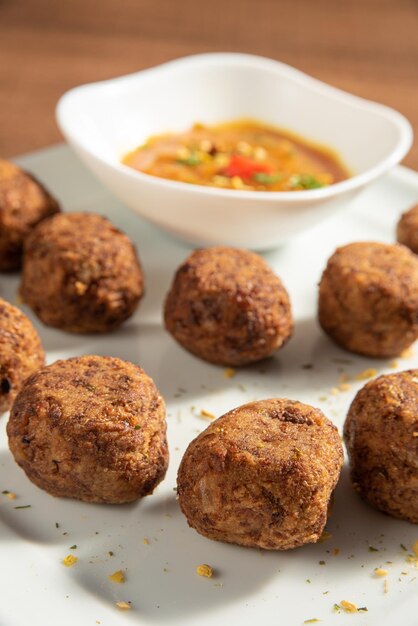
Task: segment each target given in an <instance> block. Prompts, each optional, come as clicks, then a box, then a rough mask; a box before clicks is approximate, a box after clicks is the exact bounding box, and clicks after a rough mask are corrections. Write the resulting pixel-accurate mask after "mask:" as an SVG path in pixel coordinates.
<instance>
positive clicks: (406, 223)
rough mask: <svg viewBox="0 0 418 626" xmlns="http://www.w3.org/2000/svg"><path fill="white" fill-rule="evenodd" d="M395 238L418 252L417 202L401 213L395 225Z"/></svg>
mask: <svg viewBox="0 0 418 626" xmlns="http://www.w3.org/2000/svg"><path fill="white" fill-rule="evenodd" d="M396 238H397V240H398V241H399V243H403V244H404V246H407V247H408V248H409V249H410V250H412V252H415V254H418V204H417V205H415V206H413V207H412V208H411V209H409V211H406V212H405V213H403V215H401V218H400V220H399V222H398V225H397V227H396Z"/></svg>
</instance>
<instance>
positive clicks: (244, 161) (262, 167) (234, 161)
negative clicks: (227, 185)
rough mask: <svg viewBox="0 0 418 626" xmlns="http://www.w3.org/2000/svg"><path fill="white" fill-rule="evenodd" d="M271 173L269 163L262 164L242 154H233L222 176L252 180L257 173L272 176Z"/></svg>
mask: <svg viewBox="0 0 418 626" xmlns="http://www.w3.org/2000/svg"><path fill="white" fill-rule="evenodd" d="M271 171H272V169H271V167H270V166H269V165H267V163H260V162H259V161H255V160H254V159H250V158H249V157H246V156H243V155H242V154H233V155H232V156H231V160H230V161H229V163H228V165H227V166H226V167H225V168H224V169H223V170H222V174H223V175H224V176H230V177H231V178H232V177H233V176H239V177H240V178H242V179H243V180H251V178H252V176H253V174H256V173H257V172H265V173H266V174H270V173H271Z"/></svg>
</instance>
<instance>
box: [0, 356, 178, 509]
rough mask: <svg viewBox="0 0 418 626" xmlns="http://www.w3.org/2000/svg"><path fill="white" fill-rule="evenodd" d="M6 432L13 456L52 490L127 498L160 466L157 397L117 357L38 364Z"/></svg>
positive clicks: (162, 435) (152, 479)
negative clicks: (42, 365)
mask: <svg viewBox="0 0 418 626" xmlns="http://www.w3.org/2000/svg"><path fill="white" fill-rule="evenodd" d="M7 434H8V437H9V447H10V450H11V451H12V453H13V455H14V458H15V461H16V462H17V463H18V464H19V465H20V466H21V467H22V468H23V470H24V471H25V473H26V475H27V476H28V478H29V479H30V480H31V481H32V482H34V483H35V485H37V486H38V487H40V488H41V489H45V491H48V492H49V493H51V494H52V495H54V496H63V497H68V498H76V499H78V500H84V501H85V502H105V503H109V504H119V503H123V502H132V501H133V500H136V499H138V498H141V497H142V496H146V495H148V494H150V493H152V491H153V490H154V488H155V487H156V486H157V485H158V483H159V482H160V481H161V480H162V479H163V478H164V475H165V472H166V469H167V464H168V448H167V441H166V423H165V405H164V401H163V399H162V397H161V396H160V394H159V392H158V390H157V389H156V387H155V385H154V383H153V381H152V380H151V378H150V377H149V376H147V374H146V373H145V372H144V371H143V370H142V369H141V368H140V367H138V366H137V365H134V364H132V363H126V362H124V361H121V360H120V359H117V358H112V357H101V356H82V357H76V358H72V359H68V360H66V361H57V362H56V363H54V364H53V365H49V366H48V367H44V368H43V369H41V370H39V371H38V372H37V373H35V374H34V375H32V376H31V377H30V378H28V380H27V381H26V383H25V385H24V386H23V388H22V390H21V392H20V393H19V395H18V396H17V398H16V400H15V402H14V405H13V408H12V411H11V413H10V419H9V423H8V424H7Z"/></svg>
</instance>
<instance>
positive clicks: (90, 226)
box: [20, 213, 144, 333]
mask: <svg viewBox="0 0 418 626" xmlns="http://www.w3.org/2000/svg"><path fill="white" fill-rule="evenodd" d="M143 290H144V286H143V276H142V271H141V267H140V264H139V261H138V257H137V255H136V252H135V248H134V246H133V244H132V242H131V241H130V239H129V238H128V237H127V236H126V235H125V234H123V233H122V232H121V231H119V230H118V229H117V228H115V227H114V226H113V225H112V224H111V223H110V222H109V221H108V220H107V219H105V218H104V217H100V216H99V215H94V214H91V213H66V214H64V213H61V214H60V215H56V216H54V217H52V218H51V219H49V220H46V221H44V222H42V224H40V225H39V226H38V227H37V228H35V230H34V231H33V232H32V234H31V235H30V236H29V237H28V239H27V241H26V243H25V254H24V262H23V273H22V283H21V287H20V293H21V296H22V298H23V300H24V301H25V302H26V303H27V304H28V305H29V306H30V307H31V308H32V309H33V311H34V312H35V313H36V314H37V315H38V317H39V318H40V319H41V320H42V322H43V323H44V324H46V325H48V326H55V327H56V328H61V329H62V330H66V331H69V332H73V333H104V332H108V331H112V330H114V329H116V328H117V327H118V326H120V325H121V324H122V323H123V322H124V321H125V320H126V319H127V318H128V317H130V316H131V315H132V313H133V312H134V311H135V309H136V307H137V305H138V302H139V300H140V298H141V296H142V294H143Z"/></svg>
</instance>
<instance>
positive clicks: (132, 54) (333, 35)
mask: <svg viewBox="0 0 418 626" xmlns="http://www.w3.org/2000/svg"><path fill="white" fill-rule="evenodd" d="M417 33H418V4H417V2H416V0H315V2H314V1H313V0H257V1H255V0H210V2H207V1H205V2H202V0H101V1H100V2H99V1H97V0H60V1H59V2H56V1H54V0H0V111H1V114H0V154H1V155H3V156H5V157H9V156H13V155H17V154H19V153H22V152H28V151H30V150H35V149H37V148H41V147H43V146H47V145H49V144H51V143H55V142H58V141H60V140H61V139H62V138H61V136H60V133H59V131H58V129H57V127H56V124H55V120H54V108H55V104H56V101H57V100H58V98H59V97H60V95H61V94H62V93H63V92H64V91H66V90H67V89H69V88H70V87H73V86H74V85H78V84H80V83H84V82H90V81H93V80H101V79H104V78H110V77H113V76H117V75H119V74H126V73H129V72H132V71H135V70H139V69H142V68H145V67H150V66H152V65H155V64H157V63H161V62H163V61H166V60H169V59H172V58H175V57H178V56H182V55H186V54H193V53H198V52H207V51H211V50H213V51H221V50H222V51H241V52H249V53H255V54H261V55H265V56H270V57H273V58H275V59H279V60H281V61H284V62H286V63H290V64H291V65H294V66H296V67H298V68H299V69H301V70H303V71H305V72H307V73H309V74H312V75H313V76H316V77H317V78H319V79H321V80H324V81H326V82H328V83H331V84H333V85H335V86H337V87H341V88H342V89H346V90H348V91H351V92H353V93H356V94H358V95H360V96H363V97H366V98H370V99H373V100H377V101H380V102H383V103H385V104H388V105H390V106H392V107H394V108H396V109H398V110H399V111H401V112H402V113H403V114H404V115H406V116H407V117H408V118H409V120H410V121H411V123H412V124H413V126H414V130H415V134H416V135H417V136H418V35H417ZM404 162H405V164H406V165H409V166H410V167H413V168H415V169H418V142H415V144H414V146H413V148H412V150H411V152H410V153H409V155H408V156H407V157H406V159H405V161H404Z"/></svg>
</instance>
